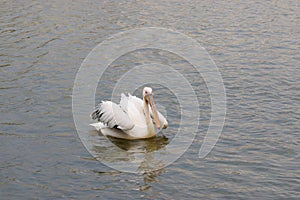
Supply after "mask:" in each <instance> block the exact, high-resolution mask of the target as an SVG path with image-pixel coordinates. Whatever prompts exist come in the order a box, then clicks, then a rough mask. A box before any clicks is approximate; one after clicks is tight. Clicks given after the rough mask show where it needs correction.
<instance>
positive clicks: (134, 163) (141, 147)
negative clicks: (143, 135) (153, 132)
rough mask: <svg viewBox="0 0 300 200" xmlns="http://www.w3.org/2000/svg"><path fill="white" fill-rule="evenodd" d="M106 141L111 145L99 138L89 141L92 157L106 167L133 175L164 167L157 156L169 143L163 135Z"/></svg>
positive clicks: (111, 138)
mask: <svg viewBox="0 0 300 200" xmlns="http://www.w3.org/2000/svg"><path fill="white" fill-rule="evenodd" d="M95 132H96V131H95ZM98 134H99V133H98ZM98 134H96V135H98ZM91 135H94V134H91ZM96 135H95V137H96ZM107 139H109V140H110V141H111V143H110V142H107V141H106V142H104V143H103V142H99V141H103V140H106V139H105V138H102V139H101V138H100V137H98V138H95V140H91V141H92V142H95V143H94V144H93V146H92V148H91V152H92V154H93V156H94V157H95V158H96V159H97V160H99V161H101V162H103V163H105V164H106V165H107V166H110V167H112V168H114V169H117V170H120V171H127V172H134V173H145V172H150V171H156V170H159V169H161V168H163V167H164V166H165V165H164V162H163V160H161V158H160V156H159V154H160V153H163V152H165V150H166V149H165V147H166V146H167V145H168V144H169V142H170V141H169V139H168V138H167V137H165V136H163V135H158V136H157V137H155V138H149V139H147V140H145V139H144V140H124V139H120V138H113V137H107Z"/></svg>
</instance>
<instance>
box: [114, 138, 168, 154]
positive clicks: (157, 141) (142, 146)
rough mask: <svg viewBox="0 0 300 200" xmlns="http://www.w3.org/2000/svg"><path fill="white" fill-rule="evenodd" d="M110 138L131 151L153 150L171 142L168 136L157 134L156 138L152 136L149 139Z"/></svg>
mask: <svg viewBox="0 0 300 200" xmlns="http://www.w3.org/2000/svg"><path fill="white" fill-rule="evenodd" d="M109 139H110V141H111V142H112V143H113V144H115V145H116V146H118V147H119V148H121V149H123V150H125V151H127V152H131V153H137V152H145V153H146V152H153V151H157V150H159V149H161V148H163V147H165V146H166V145H167V144H169V139H168V138H167V137H166V136H157V137H155V138H150V139H148V140H132V141H127V140H123V139H118V138H113V137H109Z"/></svg>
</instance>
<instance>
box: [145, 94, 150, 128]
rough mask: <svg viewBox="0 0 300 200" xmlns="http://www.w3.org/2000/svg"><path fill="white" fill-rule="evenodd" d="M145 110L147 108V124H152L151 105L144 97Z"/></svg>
mask: <svg viewBox="0 0 300 200" xmlns="http://www.w3.org/2000/svg"><path fill="white" fill-rule="evenodd" d="M144 110H145V116H146V123H147V125H149V124H152V123H151V116H150V112H149V105H148V103H147V102H146V100H145V99H144Z"/></svg>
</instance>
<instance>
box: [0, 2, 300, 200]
mask: <svg viewBox="0 0 300 200" xmlns="http://www.w3.org/2000/svg"><path fill="white" fill-rule="evenodd" d="M298 10H299V3H298V2H297V1H268V2H267V1H265V2H264V1H263V2H261V1H255V0H252V1H247V2H223V1H219V2H214V3H213V2H211V1H202V2H198V1H193V0H190V1H184V2H181V1H172V2H171V1H151V2H143V1H122V2H119V1H102V2H98V1H89V2H87V3H83V2H82V1H63V2H62V1H26V2H24V1H3V2H2V6H1V20H0V23H1V32H0V38H1V39H0V40H1V49H0V55H1V57H0V58H1V66H0V67H1V73H0V77H1V78H0V81H1V88H0V95H1V102H0V105H1V106H0V112H1V113H0V114H1V118H0V123H1V128H0V137H1V140H0V143H1V146H0V147H1V164H0V169H1V173H0V177H1V186H0V195H1V197H2V198H3V199H24V196H25V197H26V198H27V199H35V198H43V199H53V198H64V199H95V198H101V199H108V198H109V199H124V198H130V199H134V198H137V199H139V198H140V199H199V198H206V199H216V198H221V199H251V198H253V199H254V198H255V199H257V198H260V199H299V197H300V192H299V185H300V184H299V182H300V181H299V178H300V170H299V161H300V158H299V143H300V139H299V128H300V125H299V124H300V123H299V119H300V111H299V107H300V105H299V102H300V101H299V100H300V87H299V85H300V73H299V61H300V57H299V53H300V52H299V45H300V42H299V41H300V28H299V25H298V24H299V14H298V13H299V12H298ZM149 26H157V27H165V28H170V29H174V30H178V31H180V32H182V33H185V34H187V35H188V36H190V37H191V38H193V39H196V40H197V41H199V42H200V43H201V45H202V46H203V47H205V48H206V49H207V51H208V52H209V54H210V55H211V57H212V58H213V60H214V61H215V63H216V64H217V66H218V67H219V70H220V73H221V74H222V77H223V81H224V85H225V87H226V94H227V116H226V121H225V126H224V129H223V132H222V135H221V137H220V139H219V141H218V143H217V144H216V146H215V148H214V149H213V151H212V152H211V153H210V154H209V155H208V156H207V157H206V158H205V159H202V160H200V159H199V158H198V152H199V148H200V147H201V144H202V142H203V138H204V134H205V133H206V131H207V128H208V125H209V119H210V109H211V105H210V98H209V93H208V91H207V88H206V86H205V82H204V81H203V79H202V78H201V77H199V76H198V75H199V74H197V75H195V72H194V71H192V70H191V69H190V68H189V67H188V66H189V63H187V62H184V61H183V60H182V59H180V58H179V57H178V56H175V55H172V54H168V53H166V52H156V51H151V50H145V51H140V52H136V53H133V54H129V55H124V57H121V58H119V59H118V60H117V61H116V62H114V63H113V64H112V67H111V68H109V70H108V71H107V72H106V73H107V74H111V76H108V77H110V78H107V79H106V78H103V79H101V81H102V82H103V83H106V87H105V89H102V90H101V88H98V89H97V92H98V93H97V94H99V95H98V96H97V97H96V101H100V99H101V97H108V95H110V94H111V89H112V88H113V85H112V84H113V83H115V82H116V81H117V80H118V78H119V77H120V76H121V75H122V74H123V73H125V72H126V70H127V69H129V67H130V66H135V65H138V64H140V63H144V62H145V63H146V62H148V61H153V60H155V61H157V62H160V63H168V64H176V66H177V67H178V69H179V70H180V69H183V68H182V67H186V68H184V70H182V71H181V72H182V73H184V74H185V76H187V77H189V80H190V81H191V83H192V85H193V87H194V88H195V91H196V93H197V98H198V100H199V107H200V109H201V117H200V119H199V129H198V131H197V135H196V138H195V140H194V142H193V144H192V145H191V147H190V148H189V149H188V150H187V151H186V152H185V153H184V155H183V156H182V157H180V158H179V159H178V160H177V161H176V162H174V163H172V164H171V165H169V166H167V167H164V168H161V169H160V170H157V171H147V172H145V173H142V174H141V173H140V174H130V173H122V172H118V171H116V170H113V169H111V168H109V167H107V166H105V165H103V164H101V163H100V162H98V161H97V160H95V159H94V158H93V157H92V156H91V155H90V154H89V153H88V152H87V150H86V149H85V148H84V146H83V145H82V143H81V141H80V140H79V138H78V137H77V134H76V129H75V126H74V122H73V117H72V108H71V104H72V103H71V102H72V96H71V95H72V88H73V83H74V79H75V76H76V73H77V70H78V69H79V67H80V65H81V63H82V61H83V59H84V58H85V57H86V56H87V55H88V53H89V52H90V51H91V50H92V49H93V48H94V47H95V46H96V45H97V44H98V43H100V42H101V41H103V40H104V39H106V38H108V37H110V36H111V35H112V34H115V33H118V32H120V31H125V30H128V29H131V28H136V27H149ZM158 55H159V56H158ZM122 70H123V71H122ZM153 87H159V86H158V85H153ZM140 89H141V88H139V90H140ZM160 89H161V90H158V94H156V95H157V96H158V97H160V102H158V103H160V104H161V106H164V107H166V110H167V111H168V115H169V118H171V119H174V120H173V121H172V126H170V127H169V129H167V130H166V131H164V135H165V136H164V137H163V136H160V137H159V138H158V141H159V142H158V143H155V144H156V145H157V146H155V145H153V144H151V142H153V141H148V142H145V141H144V142H140V143H133V144H131V143H126V142H125V143H124V142H122V141H118V140H117V141H114V143H115V144H116V145H118V146H120V147H122V148H123V149H130V148H134V149H138V151H139V153H143V152H151V151H153V150H154V151H155V150H157V149H159V148H164V146H166V145H168V144H169V142H170V141H171V140H172V137H173V135H172V133H173V132H172V131H173V130H176V129H177V128H178V127H177V126H178V115H177V114H176V113H178V111H179V109H180V108H179V107H177V106H173V107H172V106H169V107H168V106H167V105H169V104H168V102H169V100H170V98H168V97H172V95H174V94H172V93H166V94H165V96H164V93H163V91H167V90H166V89H164V88H160ZM139 90H137V91H136V95H138V94H139ZM159 91H161V92H159ZM173 99H174V98H173ZM174 102H175V105H176V99H174ZM89 134H90V135H91V137H93V138H98V140H100V141H101V140H102V139H103V138H101V135H98V134H97V133H96V132H94V131H92V129H91V130H90V132H89ZM149 143H150V145H149ZM109 144H111V143H109ZM147 148H148V149H147ZM149 148H150V150H149ZM151 148H154V149H151ZM96 150H97V149H96ZM98 150H99V151H100V152H101V153H102V154H103V148H102V149H101V148H100V149H98ZM106 150H107V149H106ZM108 150H109V149H108ZM135 151H136V150H135ZM110 154H111V155H112V154H113V152H111V151H107V154H105V155H106V157H109V156H110ZM131 154H135V152H133V153H132V152H129V153H128V154H124V155H121V156H120V159H124V160H128V159H129V158H130V155H131ZM148 164H151V161H149V162H148Z"/></svg>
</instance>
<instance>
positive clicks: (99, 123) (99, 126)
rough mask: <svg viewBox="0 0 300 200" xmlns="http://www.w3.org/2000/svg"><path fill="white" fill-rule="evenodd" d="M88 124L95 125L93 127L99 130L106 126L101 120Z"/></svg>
mask: <svg viewBox="0 0 300 200" xmlns="http://www.w3.org/2000/svg"><path fill="white" fill-rule="evenodd" d="M90 125H91V126H93V127H95V129H96V130H97V131H100V130H101V129H102V128H106V127H107V126H106V125H104V124H103V123H102V122H97V123H93V124H90Z"/></svg>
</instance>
